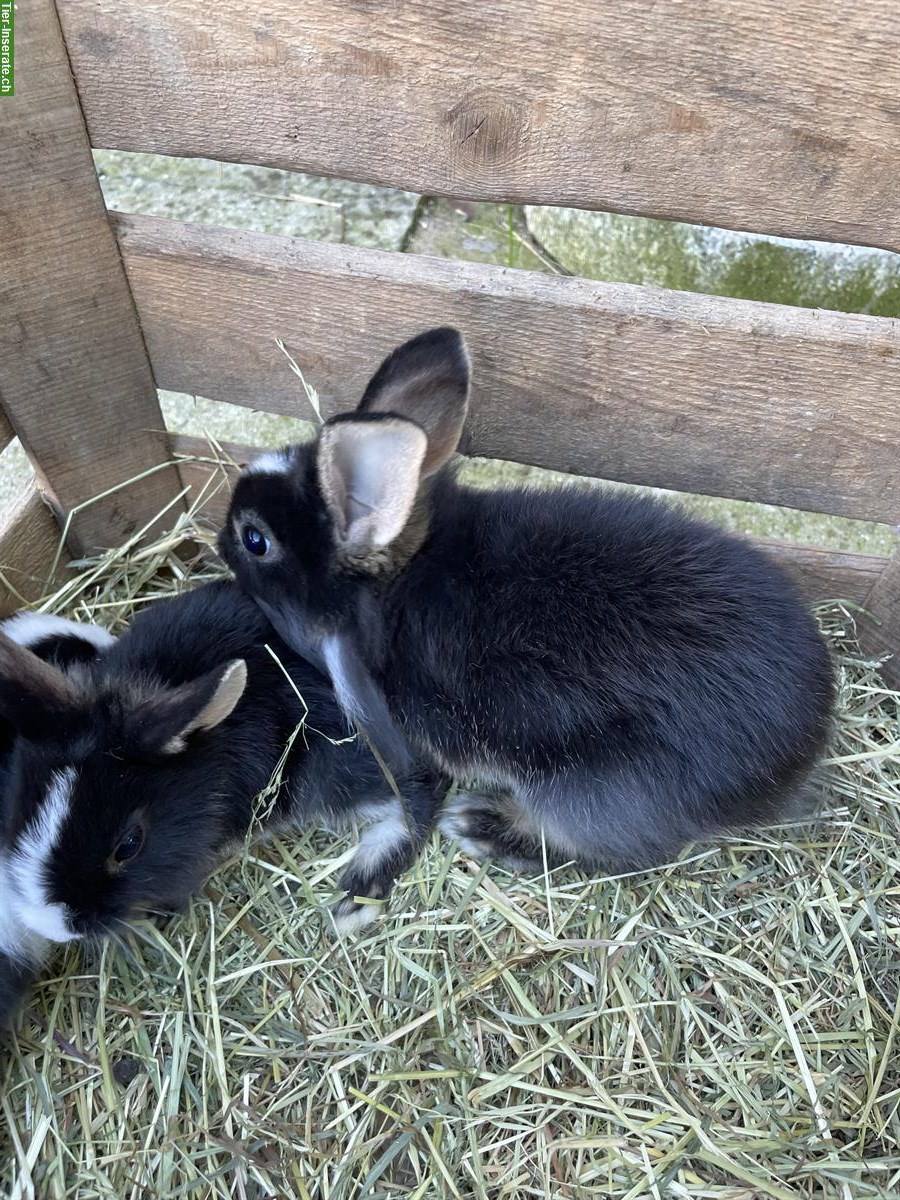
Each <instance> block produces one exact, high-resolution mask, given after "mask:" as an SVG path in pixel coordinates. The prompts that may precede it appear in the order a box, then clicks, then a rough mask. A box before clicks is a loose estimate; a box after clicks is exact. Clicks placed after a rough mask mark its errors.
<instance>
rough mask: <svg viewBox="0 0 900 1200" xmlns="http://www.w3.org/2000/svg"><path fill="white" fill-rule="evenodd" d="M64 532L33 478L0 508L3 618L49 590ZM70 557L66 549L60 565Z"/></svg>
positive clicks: (0, 613) (0, 612) (0, 591)
mask: <svg viewBox="0 0 900 1200" xmlns="http://www.w3.org/2000/svg"><path fill="white" fill-rule="evenodd" d="M61 536H62V534H61V532H60V528H59V525H58V524H57V523H56V520H55V519H54V517H53V514H52V513H51V511H50V509H49V507H48V506H47V503H46V501H45V500H44V498H43V497H42V496H41V494H40V492H39V491H38V488H37V484H36V482H35V480H34V479H30V480H29V481H28V482H27V483H26V484H25V486H24V487H23V488H22V490H21V492H20V493H19V495H18V496H17V497H16V498H15V499H14V500H13V501H12V503H10V504H8V505H6V507H5V508H4V509H3V510H2V511H0V617H6V616H9V614H10V613H13V612H16V610H17V609H19V608H21V607H22V601H23V600H25V601H32V600H39V599H40V598H41V596H43V595H44V594H45V593H46V592H47V590H48V584H49V583H50V582H51V580H50V572H51V569H52V567H53V564H54V561H55V559H56V555H57V551H58V550H59V542H60V538H61ZM68 561H69V556H68V555H67V554H66V553H65V551H63V553H62V555H60V559H59V565H60V566H64V565H65V564H66V563H67V562H68Z"/></svg>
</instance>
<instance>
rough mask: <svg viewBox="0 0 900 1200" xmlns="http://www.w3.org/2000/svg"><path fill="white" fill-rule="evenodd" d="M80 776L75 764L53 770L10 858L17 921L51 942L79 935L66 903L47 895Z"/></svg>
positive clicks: (9, 876)
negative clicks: (53, 861)
mask: <svg viewBox="0 0 900 1200" xmlns="http://www.w3.org/2000/svg"><path fill="white" fill-rule="evenodd" d="M77 777H78V775H77V772H76V770H75V768H74V767H65V768H64V769H63V770H62V771H57V772H55V773H54V775H53V779H52V782H51V784H50V787H49V789H48V790H47V795H46V796H45V797H44V802H43V804H42V805H41V807H40V810H39V811H38V814H37V816H36V817H35V819H34V820H33V821H32V822H31V824H30V825H29V826H28V827H27V828H26V830H25V832H24V833H23V834H22V836H21V837H20V838H19V841H18V843H17V845H16V847H15V850H14V851H13V853H12V854H11V855H10V856H9V858H8V859H7V880H6V884H5V887H6V888H7V891H8V894H9V900H10V903H11V908H12V911H13V912H14V913H15V916H16V919H17V922H18V924H20V925H22V926H24V927H25V929H26V930H29V931H31V932H32V933H35V934H38V935H39V936H40V937H42V938H47V939H48V940H49V941H51V942H70V941H72V940H73V939H75V938H77V937H78V934H77V933H74V932H73V931H72V929H71V926H70V920H69V917H70V914H69V910H68V909H67V908H66V906H65V905H64V904H53V903H51V902H50V900H49V899H48V897H47V870H48V867H49V864H50V857H51V855H52V853H53V851H54V849H55V848H56V846H57V844H58V842H59V835H60V831H61V830H62V827H63V825H64V823H65V820H66V817H67V816H68V814H69V808H70V805H71V799H72V789H73V788H74V786H75V780H76V779H77Z"/></svg>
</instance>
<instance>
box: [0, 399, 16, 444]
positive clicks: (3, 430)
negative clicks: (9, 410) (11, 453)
mask: <svg viewBox="0 0 900 1200" xmlns="http://www.w3.org/2000/svg"><path fill="white" fill-rule="evenodd" d="M15 436H16V434H15V430H14V429H13V427H12V425H10V423H9V421H8V420H7V417H6V413H5V412H4V411H3V410H2V409H0V452H2V451H4V450H5V449H6V447H7V446H8V445H9V443H10V442H11V441H12V440H13V438H14V437H15Z"/></svg>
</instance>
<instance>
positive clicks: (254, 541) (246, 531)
mask: <svg viewBox="0 0 900 1200" xmlns="http://www.w3.org/2000/svg"><path fill="white" fill-rule="evenodd" d="M241 541H242V542H243V543H244V549H245V550H247V551H248V552H249V553H250V554H255V555H256V557H257V558H265V556H266V555H267V554H268V553H269V551H270V550H271V549H272V543H271V542H270V541H269V539H268V538H267V537H266V535H265V534H264V533H260V531H259V530H258V529H257V528H256V526H255V525H245V526H244V527H243V529H242V530H241Z"/></svg>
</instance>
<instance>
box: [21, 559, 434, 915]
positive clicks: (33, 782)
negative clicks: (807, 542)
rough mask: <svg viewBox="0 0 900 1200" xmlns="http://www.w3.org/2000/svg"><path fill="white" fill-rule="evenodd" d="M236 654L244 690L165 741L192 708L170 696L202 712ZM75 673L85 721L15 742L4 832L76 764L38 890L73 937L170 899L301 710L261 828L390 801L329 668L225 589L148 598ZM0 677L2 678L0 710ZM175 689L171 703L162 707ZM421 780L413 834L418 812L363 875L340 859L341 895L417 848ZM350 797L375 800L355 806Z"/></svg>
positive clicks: (387, 877) (210, 862) (185, 888)
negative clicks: (63, 734)
mask: <svg viewBox="0 0 900 1200" xmlns="http://www.w3.org/2000/svg"><path fill="white" fill-rule="evenodd" d="M267 645H268V646H269V647H271V650H272V651H273V652H274V654H275V655H276V656H277V659H278V660H280V663H281V664H282V666H283V667H284V668H285V670H286V672H287V675H286V674H285V670H282V666H279V662H277V661H276V659H275V658H273V656H272V654H270V652H269V650H267V649H266V646H267ZM237 659H242V660H243V661H244V662H245V663H246V667H247V684H246V688H245V690H244V692H243V695H242V696H241V699H240V701H239V702H238V703H237V706H236V707H235V708H234V710H233V711H232V712H231V714H230V715H229V716H227V717H226V718H225V719H224V720H223V721H222V722H221V723H220V724H218V725H216V726H215V727H214V728H211V729H208V730H205V731H202V732H195V733H192V734H190V735H189V736H188V737H187V739H186V744H185V745H184V748H183V749H181V750H180V751H177V752H171V747H170V748H169V750H168V751H167V750H166V749H165V745H166V743H167V742H168V741H169V739H170V738H171V736H172V734H173V733H175V732H177V729H178V728H179V727H183V725H184V724H185V723H186V722H187V721H188V720H189V719H190V717H191V715H192V713H191V711H190V704H188V701H187V700H185V701H184V704H187V705H188V707H187V708H185V710H184V712H183V713H181V717H182V719H181V722H180V725H179V723H178V722H175V723H174V724H173V721H172V713H173V711H180V706H181V703H182V701H181V699H180V698H183V697H188V696H193V700H192V701H191V703H192V704H193V707H194V708H196V707H197V706H198V705H199V706H201V707H202V705H203V704H205V703H206V701H207V700H208V698H209V695H210V694H211V692H212V691H214V690H215V689H214V687H210V686H209V685H208V683H203V677H205V676H206V675H207V674H208V673H210V678H212V679H215V678H217V677H219V676H221V674H222V672H223V671H224V669H225V668H226V667H227V665H228V664H229V663H231V662H233V661H234V660H237ZM73 670H75V671H77V670H78V669H77V668H73ZM197 681H200V684H202V686H197ZM78 683H79V688H80V692H81V700H80V704H81V707H82V709H83V711H84V713H85V714H86V719H85V720H84V721H83V723H81V724H80V726H79V731H78V734H77V736H75V737H73V738H71V739H69V740H68V741H64V742H63V743H62V744H61V743H60V741H59V739H58V738H57V737H54V736H52V734H53V731H52V730H50V729H48V730H47V738H46V740H45V739H43V738H41V737H32V738H30V739H25V738H23V737H18V738H17V739H16V743H15V746H14V749H13V753H12V761H11V765H10V773H9V777H8V781H7V791H6V812H5V835H6V840H7V844H8V846H9V848H10V850H11V851H13V852H14V851H15V849H16V844H17V837H18V836H19V835H20V834H21V833H22V831H23V830H27V829H28V828H29V827H31V826H32V825H33V822H34V820H35V819H36V818H37V817H38V816H39V814H40V811H41V806H42V804H43V803H44V802H45V797H46V795H47V791H48V787H49V785H50V783H51V780H52V777H53V773H54V772H55V771H60V770H63V769H65V768H74V770H75V771H76V772H77V779H76V782H75V784H74V787H73V789H72V791H71V799H70V813H69V815H68V817H67V818H66V820H65V822H64V824H63V826H62V828H61V831H60V834H59V837H58V839H57V846H56V849H55V851H54V853H53V856H52V860H51V863H50V868H49V872H48V874H47V878H46V886H47V899H48V901H49V902H51V903H53V904H61V905H65V907H66V910H67V911H68V914H69V923H70V927H71V929H72V930H73V931H74V932H75V933H76V934H77V935H79V936H88V937H90V936H98V935H102V934H103V933H105V932H106V931H107V930H109V929H111V928H112V927H114V926H115V925H116V924H117V923H119V922H122V921H125V920H127V919H128V918H129V917H131V916H132V915H136V914H139V913H141V912H146V911H155V910H172V909H178V908H180V907H182V906H183V905H184V903H185V902H186V901H187V899H188V897H189V896H190V894H191V892H192V891H194V890H195V889H196V888H197V887H198V886H199V884H200V883H201V882H202V880H203V879H204V878H205V876H206V875H207V874H208V873H209V872H210V871H211V870H212V869H213V868H214V867H215V865H216V863H217V862H218V861H219V860H220V858H221V856H222V854H223V852H225V851H226V850H227V849H228V848H229V847H231V846H233V845H234V844H235V843H236V842H238V841H240V840H241V839H243V838H245V837H246V835H247V833H248V830H249V829H250V828H251V824H252V821H253V818H254V804H255V802H256V800H257V797H258V795H259V793H260V792H261V791H263V789H265V788H266V787H267V786H268V785H269V783H270V780H271V779H272V776H273V772H274V771H275V768H276V765H277V764H278V762H279V759H280V758H281V756H282V753H283V751H284V750H285V747H286V745H287V743H288V741H289V739H290V737H291V735H292V734H293V733H294V731H295V729H296V727H297V726H298V724H299V723H300V721H301V719H302V718H303V716H304V711H305V710H304V705H305V706H306V708H307V709H308V713H309V715H308V724H307V727H306V728H305V729H304V730H303V731H302V732H301V733H300V734H299V736H297V737H296V739H295V740H294V742H293V746H292V749H291V751H290V754H289V757H288V760H287V762H286V764H285V767H284V770H283V776H282V778H283V780H284V786H283V787H282V788H281V790H280V791H279V792H278V794H277V796H276V798H275V799H274V802H273V804H272V807H271V810H270V811H269V812H268V813H267V814H266V816H265V819H264V821H263V827H262V828H264V829H265V830H272V829H277V828H278V827H283V826H286V825H289V824H294V823H299V822H303V823H306V822H311V821H314V820H317V819H318V820H323V821H325V822H327V823H331V824H334V825H338V826H340V825H342V824H344V825H345V824H346V823H347V822H348V821H349V819H350V818H352V817H354V816H356V815H360V816H362V817H366V816H368V817H371V816H372V815H373V813H374V815H375V819H376V821H377V819H378V812H379V806H384V805H389V804H391V803H392V796H391V792H390V790H389V788H388V785H387V783H386V781H385V777H384V775H383V774H382V771H381V769H380V768H379V766H378V764H377V763H376V761H375V759H374V758H373V756H372V755H371V753H370V752H369V750H368V748H367V747H366V745H365V744H364V742H362V741H361V740H360V739H359V738H353V737H348V732H349V731H348V727H347V723H346V721H345V719H344V717H343V714H342V712H341V710H340V708H339V707H338V706H337V704H336V703H335V700H334V696H333V693H332V690H331V687H330V685H329V682H328V680H327V678H325V677H324V676H323V675H322V674H321V673H320V672H318V671H317V670H316V669H315V668H314V667H312V666H310V665H309V664H308V663H307V662H305V661H304V660H303V659H301V658H300V657H299V656H298V655H297V654H296V653H294V652H293V651H291V650H290V649H289V648H288V647H287V646H286V645H284V643H283V642H281V641H280V639H279V638H278V637H277V635H276V634H275V632H274V630H273V629H272V628H271V626H270V625H269V623H268V621H267V620H266V619H265V617H264V616H263V614H262V612H261V610H260V609H259V608H258V607H257V606H256V605H255V604H254V603H253V602H252V601H251V600H250V599H248V598H247V597H246V596H244V595H243V594H241V593H240V591H239V590H238V589H237V588H236V587H235V585H234V584H233V583H228V582H222V583H216V584H211V585H208V586H206V587H202V588H198V589H197V590H195V591H192V592H189V593H187V594H185V595H183V596H180V597H177V598H174V599H170V600H162V601H159V602H157V603H156V604H154V605H153V606H152V607H150V608H148V609H147V610H145V611H144V612H143V613H142V614H141V615H139V616H138V617H137V618H136V620H135V621H134V623H133V624H132V626H131V628H130V629H129V630H128V631H127V632H126V633H124V634H123V635H122V637H121V638H120V639H119V641H118V642H117V643H116V645H115V646H113V647H112V648H110V649H109V650H107V651H105V652H104V653H103V654H102V655H101V656H99V657H98V658H96V659H95V660H94V661H93V662H92V663H90V664H88V665H87V666H82V668H81V669H80V674H79V675H78ZM5 686H6V681H5V680H3V679H2V678H0V708H2V706H3V699H4V689H5ZM295 688H296V691H295ZM297 692H299V693H300V695H301V696H302V698H303V699H302V701H301V700H300V699H299V698H298V695H297ZM173 695H174V696H175V697H176V698H179V703H178V704H177V705H175V706H174V709H173V705H172V704H171V702H170V701H171V698H172V696H173ZM7 715H10V714H7ZM435 779H436V776H435V773H434V772H431V771H422V772H420V773H419V775H416V776H415V777H410V778H408V779H406V780H404V783H405V784H406V785H407V794H408V795H409V796H411V797H412V803H411V811H412V812H413V813H417V812H418V811H419V810H420V809H424V810H426V811H427V813H428V816H427V817H426V818H424V819H423V820H422V822H421V825H422V827H421V828H418V827H417V826H418V823H419V819H418V817H416V816H414V818H413V819H412V824H413V826H414V827H416V828H415V831H414V833H413V835H412V838H411V841H412V843H414V846H415V851H414V852H413V853H412V855H410V854H406V855H405V856H400V858H398V859H397V860H396V861H393V862H390V863H381V864H378V870H375V871H372V870H370V869H369V865H368V864H367V863H366V862H364V861H360V862H352V863H351V864H350V867H349V868H348V870H347V873H346V877H345V879H344V880H343V884H344V886H345V888H346V889H347V890H348V891H350V892H351V894H352V895H360V896H363V897H370V896H371V897H374V898H376V899H380V898H382V897H384V896H386V895H387V894H388V892H389V890H390V886H391V884H392V882H393V880H394V878H395V872H396V870H399V869H402V867H403V865H405V863H406V862H408V861H411V858H414V857H415V853H416V852H417V851H418V849H419V847H420V845H421V840H422V838H424V837H425V836H427V833H428V831H429V830H430V828H431V824H432V821H433V817H434V814H435V812H436V809H437V806H438V801H435V800H434V799H433V798H432V795H433V791H434V788H435ZM420 797H421V798H424V799H422V801H421V802H420ZM361 806H374V807H370V808H366V810H365V811H364V812H363V811H361ZM136 826H140V828H141V830H142V832H143V846H142V849H141V851H140V852H139V853H138V854H137V855H136V856H135V857H134V858H133V859H131V860H130V861H128V862H126V863H124V864H118V863H116V862H115V859H114V852H115V849H116V847H117V845H118V844H119V843H120V840H121V839H122V837H123V835H124V834H125V833H127V832H128V831H129V830H131V829H133V828H135V827H136ZM262 828H261V829H260V832H262ZM348 907H349V908H351V909H352V908H353V905H352V904H350V905H349V906H348V904H346V903H345V904H344V905H342V907H341V908H340V910H339V912H341V913H344V912H346V911H347V910H348Z"/></svg>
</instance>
